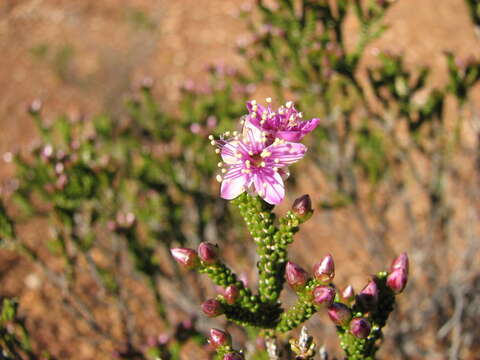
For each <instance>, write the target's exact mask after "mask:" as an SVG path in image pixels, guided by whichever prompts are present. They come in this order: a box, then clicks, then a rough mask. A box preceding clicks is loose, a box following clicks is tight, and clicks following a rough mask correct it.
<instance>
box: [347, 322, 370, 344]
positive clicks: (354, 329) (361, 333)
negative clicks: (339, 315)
mask: <svg viewBox="0 0 480 360" xmlns="http://www.w3.org/2000/svg"><path fill="white" fill-rule="evenodd" d="M371 328H372V326H371V325H370V322H369V321H368V320H367V319H365V318H355V319H353V320H352V321H351V322H350V332H351V333H352V334H353V335H354V336H355V337H357V338H359V339H365V338H366V337H367V336H368V335H369V334H370V330H371Z"/></svg>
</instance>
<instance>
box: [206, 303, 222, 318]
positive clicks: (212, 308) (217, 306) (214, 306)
mask: <svg viewBox="0 0 480 360" xmlns="http://www.w3.org/2000/svg"><path fill="white" fill-rule="evenodd" d="M202 311H203V312H204V314H205V315H207V316H208V317H215V316H219V315H222V314H223V307H222V303H221V302H220V301H218V300H215V299H208V300H207V301H204V302H203V303H202Z"/></svg>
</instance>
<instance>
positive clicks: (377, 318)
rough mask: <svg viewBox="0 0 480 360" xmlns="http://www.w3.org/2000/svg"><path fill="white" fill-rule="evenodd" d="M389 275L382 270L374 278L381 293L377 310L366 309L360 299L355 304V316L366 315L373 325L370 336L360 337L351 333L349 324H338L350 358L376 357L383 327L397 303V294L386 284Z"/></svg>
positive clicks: (344, 348)
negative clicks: (369, 310)
mask: <svg viewBox="0 0 480 360" xmlns="http://www.w3.org/2000/svg"><path fill="white" fill-rule="evenodd" d="M387 275H388V274H387V272H380V273H378V274H377V275H376V277H375V279H374V281H375V283H376V284H377V286H378V293H379V299H378V305H377V306H376V308H375V310H373V311H371V312H368V311H367V310H364V309H363V308H362V305H361V304H360V303H359V302H358V301H357V302H356V303H355V304H354V305H353V309H352V310H353V315H354V317H365V318H367V319H368V320H369V321H370V323H371V326H372V327H371V331H370V334H369V335H368V337H366V338H365V339H359V338H357V337H355V336H353V335H352V334H351V333H350V331H349V330H348V325H346V326H343V327H342V326H337V333H338V335H339V337H340V346H341V347H342V349H343V350H344V351H345V353H346V355H347V357H348V359H351V360H361V359H371V360H373V359H375V353H376V352H377V350H378V343H379V340H381V339H382V337H383V333H382V328H383V327H384V326H385V325H386V323H387V320H388V317H389V315H390V313H391V312H392V311H393V308H394V305H395V294H394V292H393V291H392V290H391V289H390V288H389V287H388V286H387V284H386V279H387Z"/></svg>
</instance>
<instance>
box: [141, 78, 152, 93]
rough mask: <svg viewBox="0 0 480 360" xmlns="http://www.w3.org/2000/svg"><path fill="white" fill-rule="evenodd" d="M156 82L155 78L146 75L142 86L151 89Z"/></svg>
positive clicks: (144, 88)
mask: <svg viewBox="0 0 480 360" xmlns="http://www.w3.org/2000/svg"><path fill="white" fill-rule="evenodd" d="M154 83H155V80H154V79H153V78H152V77H150V76H146V77H144V78H143V79H142V81H141V83H140V86H141V88H142V89H143V90H150V89H151V88H152V87H153V85H154Z"/></svg>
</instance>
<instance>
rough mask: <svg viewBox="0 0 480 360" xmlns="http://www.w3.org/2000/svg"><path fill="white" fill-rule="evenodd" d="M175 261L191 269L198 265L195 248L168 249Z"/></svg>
mask: <svg viewBox="0 0 480 360" xmlns="http://www.w3.org/2000/svg"><path fill="white" fill-rule="evenodd" d="M170 253H171V254H172V256H173V258H174V259H175V261H177V262H178V263H179V264H180V265H182V266H183V267H184V268H186V269H193V268H194V267H196V266H197V265H198V255H197V252H196V251H195V250H192V249H188V248H174V249H170Z"/></svg>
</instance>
